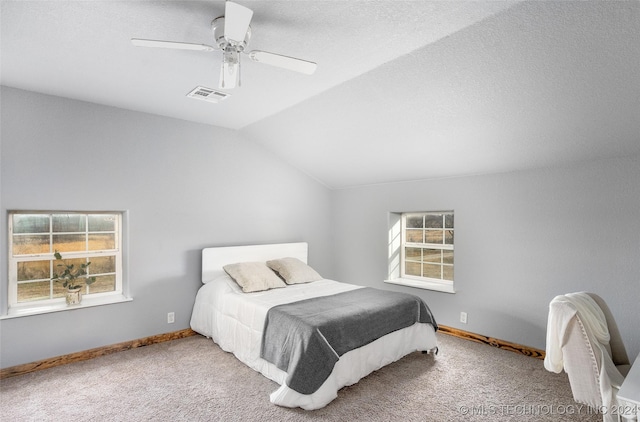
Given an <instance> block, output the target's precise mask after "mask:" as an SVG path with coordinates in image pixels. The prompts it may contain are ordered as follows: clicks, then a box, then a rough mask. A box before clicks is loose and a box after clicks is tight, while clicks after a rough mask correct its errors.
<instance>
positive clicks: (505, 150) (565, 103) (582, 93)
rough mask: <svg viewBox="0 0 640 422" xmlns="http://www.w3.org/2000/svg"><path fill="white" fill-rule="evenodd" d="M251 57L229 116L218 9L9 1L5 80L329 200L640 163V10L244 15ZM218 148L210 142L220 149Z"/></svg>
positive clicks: (4, 19)
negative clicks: (199, 94) (263, 161)
mask: <svg viewBox="0 0 640 422" xmlns="http://www.w3.org/2000/svg"><path fill="white" fill-rule="evenodd" d="M238 3H240V4H242V5H244V6H247V7H249V8H250V9H252V10H253V11H254V16H253V20H252V24H251V27H252V38H251V41H250V43H249V47H248V50H265V51H270V52H274V53H280V54H284V55H288V56H294V57H300V58H303V59H308V60H313V61H315V62H317V63H318V68H317V71H316V73H315V74H313V75H311V76H308V75H302V74H297V73H293V72H290V71H287V70H283V69H279V68H275V67H271V66H268V65H265V64H260V63H254V62H251V61H250V60H244V61H243V62H242V69H241V74H242V86H241V87H240V88H236V89H233V90H222V91H226V92H228V93H230V94H231V96H230V97H229V98H227V99H225V100H224V101H222V102H220V103H218V104H212V103H207V102H204V101H198V100H194V99H191V98H187V97H186V94H187V93H188V92H190V91H191V90H192V89H193V88H195V87H196V86H204V87H208V88H217V85H218V78H219V72H220V70H219V68H220V63H221V57H222V55H221V53H220V52H219V51H214V52H199V51H186V50H170V49H155V48H141V47H134V46H132V44H131V42H130V39H131V38H134V37H135V38H150V39H160V40H171V41H183V42H190V43H200V44H211V45H213V44H214V41H213V36H212V34H211V29H210V23H211V20H212V19H214V18H215V17H217V16H220V15H223V14H224V2H223V1H193V2H191V1H154V2H151V1H83V2H80V1H5V0H3V1H2V6H1V7H2V9H1V10H0V12H1V15H0V19H1V21H0V23H1V27H0V29H1V38H0V42H1V50H2V57H1V73H0V77H1V80H0V81H1V83H2V85H7V86H11V87H16V88H21V89H26V90H31V91H35V92H41V93H45V94H51V95H57V96H62V97H68V98H73V99H78V100H82V101H90V102H94V103H99V104H105V105H110V106H115V107H120V108H125V109H131V110H136V111H142V112H147V113H153V114H158V115H163V116H170V117H175V118H179V119H185V120H190V121H194V122H200V123H206V124H211V125H216V126H221V127H226V128H231V129H235V130H238V131H240V132H241V133H242V134H244V135H245V136H247V137H248V138H250V139H251V140H253V141H254V142H256V143H258V144H261V145H263V146H264V147H265V148H267V149H269V150H271V151H273V152H274V153H276V154H278V155H280V156H281V157H282V158H283V159H285V160H287V161H288V162H290V163H291V164H292V165H293V166H295V167H297V168H299V169H300V170H301V171H303V172H305V173H307V174H308V175H310V176H311V177H313V178H315V179H317V180H318V181H320V182H321V183H323V184H325V185H327V186H329V187H331V188H345V187H350V186H359V185H366V184H373V183H388V182H397V181H404V180H416V179H426V178H435V177H451V176H459V175H471V174H482V173H493V172H505V171H515V170H521V169H528V168H538V167H548V166H556V165H563V164H566V163H569V162H576V161H586V160H595V159H599V158H605V157H613V156H622V155H629V154H640V2H639V1H637V0H631V1H615V2H614V1H611V2H603V1H577V2H570V1H500V2H496V1H469V2H462V1H378V0H366V1H365V0H362V1H353V0H351V1H338V0H334V1H309V0H300V1H296V0H288V1H266V0H265V1H241V0H238ZM214 141H215V140H212V142H214Z"/></svg>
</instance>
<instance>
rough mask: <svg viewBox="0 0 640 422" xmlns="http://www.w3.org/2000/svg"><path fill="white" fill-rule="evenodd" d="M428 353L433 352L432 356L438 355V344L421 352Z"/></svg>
mask: <svg viewBox="0 0 640 422" xmlns="http://www.w3.org/2000/svg"><path fill="white" fill-rule="evenodd" d="M430 353H433V355H434V356H438V346H436V347H434V348H433V349H430V350H423V351H422V354H423V355H428V354H430Z"/></svg>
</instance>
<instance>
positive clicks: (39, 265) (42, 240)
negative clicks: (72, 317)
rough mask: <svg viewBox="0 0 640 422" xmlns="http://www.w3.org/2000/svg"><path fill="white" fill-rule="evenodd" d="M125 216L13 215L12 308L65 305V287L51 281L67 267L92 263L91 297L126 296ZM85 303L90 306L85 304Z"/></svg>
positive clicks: (85, 291)
mask: <svg viewBox="0 0 640 422" xmlns="http://www.w3.org/2000/svg"><path fill="white" fill-rule="evenodd" d="M122 216H123V213H122V212H15V211H12V212H9V218H8V220H9V230H8V234H9V242H8V244H9V294H8V299H9V303H8V305H9V308H10V313H11V309H12V308H13V309H16V308H18V309H23V310H24V309H29V308H34V307H43V306H47V305H49V306H54V307H55V305H58V304H60V305H62V304H64V303H65V299H64V294H65V289H64V287H63V286H62V285H61V283H59V282H55V281H52V280H51V279H52V278H53V277H55V275H56V274H57V273H59V272H61V271H62V270H61V269H60V267H59V264H60V262H58V261H56V259H55V257H54V253H55V252H56V251H57V252H59V253H60V254H61V255H62V258H63V259H64V260H65V264H74V265H75V266H76V267H79V266H80V265H81V264H83V263H87V262H91V265H90V266H89V267H88V268H87V271H88V276H90V277H95V278H96V281H95V282H94V283H93V284H91V285H88V286H85V287H83V291H82V294H83V296H84V297H85V298H87V299H90V298H101V297H106V296H114V295H118V296H120V297H121V296H122ZM83 303H84V302H83Z"/></svg>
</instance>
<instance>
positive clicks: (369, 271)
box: [0, 87, 640, 368]
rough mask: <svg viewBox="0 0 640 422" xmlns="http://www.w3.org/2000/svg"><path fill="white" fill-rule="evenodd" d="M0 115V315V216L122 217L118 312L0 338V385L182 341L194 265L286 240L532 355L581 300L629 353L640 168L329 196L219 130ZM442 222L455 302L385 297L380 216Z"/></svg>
mask: <svg viewBox="0 0 640 422" xmlns="http://www.w3.org/2000/svg"><path fill="white" fill-rule="evenodd" d="M1 101H2V109H1V113H2V114H1V132H0V141H1V144H0V151H1V163H0V164H1V171H0V183H1V185H0V186H1V190H0V207H1V209H2V221H1V222H0V229H1V230H2V234H1V235H0V237H1V239H2V240H1V241H0V264H1V265H0V274H1V277H2V278H1V280H2V282H1V285H0V299H1V300H0V306H1V307H2V311H3V312H4V311H6V295H5V293H4V292H6V291H7V286H6V284H7V278H6V277H7V276H6V274H7V258H6V256H7V248H6V246H7V245H6V240H5V239H6V227H7V222H6V211H7V210H9V209H88V210H94V209H95V210H100V209H116V210H127V211H128V213H129V233H128V236H127V239H128V246H127V254H126V256H127V258H128V259H127V263H128V269H129V271H128V280H129V284H130V288H129V290H130V294H131V296H132V297H133V299H134V300H133V301H132V302H128V303H122V304H117V305H108V306H100V307H94V308H86V309H78V310H73V311H69V312H58V313H51V314H45V315H38V316H30V317H22V318H15V319H8V320H2V321H0V366H1V367H3V368H4V367H8V366H13V365H17V364H21V363H27V362H33V361H36V360H39V359H44V358H49V357H53V356H58V355H62V354H67V353H72V352H76V351H81V350H86V349H90V348H94V347H99V346H104V345H109V344H114V343H118V342H122V341H127V340H132V339H137V338H141V337H145V336H149V335H154V334H160V333H165V332H171V331H176V330H179V329H183V328H187V327H188V324H189V317H190V313H191V308H192V305H193V300H194V297H195V293H196V291H197V289H198V288H199V286H200V274H199V272H200V250H201V248H203V247H206V246H221V245H232V244H249V243H269V242H288V241H300V240H306V241H308V242H309V243H310V260H311V264H312V265H313V266H314V267H316V268H317V269H318V270H319V272H320V273H321V274H323V275H325V276H327V277H331V278H336V279H338V280H343V281H350V282H354V283H357V284H362V285H369V286H374V287H381V288H385V289H390V290H399V291H408V292H411V293H415V294H418V295H419V296H421V297H423V298H424V299H426V300H427V302H428V303H429V304H430V306H431V308H432V309H433V311H434V314H435V316H436V318H437V320H438V322H440V323H441V324H445V325H450V326H453V327H458V328H461V329H464V330H468V331H472V332H476V333H480V334H484V335H489V336H493V337H496V338H500V339H503V340H508V341H512V342H516V343H520V344H524V345H528V346H532V347H537V348H541V349H543V348H544V346H545V331H546V317H547V307H548V303H549V301H550V300H551V299H552V298H553V296H555V295H556V294H561V293H566V292H571V291H579V290H588V291H592V292H596V293H598V294H600V295H601V296H602V297H603V298H604V299H605V300H607V302H608V303H609V305H610V307H611V308H612V311H613V313H614V315H615V316H616V318H617V320H618V323H619V325H620V328H621V331H622V335H623V336H624V338H625V342H626V345H627V349H628V351H629V354H630V355H631V356H635V355H637V354H638V353H639V352H640V335H639V330H638V327H639V326H640V317H639V316H638V312H637V308H638V303H639V302H640V259H639V258H640V157H630V158H620V159H611V160H602V161H598V162H592V163H583V164H576V165H573V166H568V167H566V168H559V169H550V170H535V171H526V172H518V173H508V174H497V175H488V176H476V177H466V178H455V179H443V180H433V181H424V182H411V183H398V184H389V185H379V186H370V187H362V188H357V189H346V190H337V191H329V190H327V189H326V188H324V187H322V186H321V185H319V184H318V183H316V182H315V181H313V180H311V179H309V178H308V177H306V176H305V175H303V174H302V173H300V172H298V171H297V170H295V169H293V168H292V167H290V166H289V165H287V164H285V163H284V162H282V161H281V160H280V159H278V158H277V157H274V156H273V155H271V154H270V153H269V152H267V151H265V150H263V149H262V148H261V147H259V146H257V145H256V144H253V143H251V142H247V141H246V140H245V139H243V138H242V137H240V136H239V135H238V134H237V133H236V132H234V131H230V130H225V129H220V128H215V127H210V126H206V125H199V124H194V123H189V122H185V121H181V120H175V119H169V118H165V117H159V116H152V115H148V114H143V113H136V112H131V111H125V110H121V109H116V108H110V107H104V106H99V105H95V104H88V103H82V102H78V101H73V100H67V99H62V98H57V97H51V96H46V95H40V94H34V93H30V92H26V91H20V90H15V89H11V88H5V87H3V88H2V91H1ZM68 151H73V153H72V154H69V153H68ZM95 157H100V158H101V159H102V160H103V161H104V162H103V163H98V162H96V161H94V158H95ZM78 158H81V159H78ZM69 163H72V164H69ZM448 209H453V210H454V211H455V213H456V256H455V259H456V271H455V276H456V288H457V289H458V293H456V294H454V295H451V294H447V293H438V292H430V291H426V290H420V289H413V288H408V287H402V286H395V285H389V284H384V283H383V282H382V280H383V279H384V278H385V276H386V272H387V264H386V262H387V239H388V234H387V228H388V219H389V213H390V212H401V211H422V210H448ZM170 311H174V312H175V313H176V323H175V324H171V325H169V324H167V323H166V314H167V312H170ZM460 311H465V312H467V313H468V315H469V323H468V324H466V325H465V324H461V323H459V322H458V321H459V319H458V318H459V313H460ZM67 328H71V329H69V330H68V329H67Z"/></svg>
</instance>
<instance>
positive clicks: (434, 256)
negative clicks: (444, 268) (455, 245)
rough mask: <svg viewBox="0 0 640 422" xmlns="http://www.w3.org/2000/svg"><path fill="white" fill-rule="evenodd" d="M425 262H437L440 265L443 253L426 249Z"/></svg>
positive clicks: (438, 250)
mask: <svg viewBox="0 0 640 422" xmlns="http://www.w3.org/2000/svg"><path fill="white" fill-rule="evenodd" d="M423 253H424V259H423V260H424V262H437V263H440V257H441V255H442V252H441V251H440V249H425V250H424V252H423Z"/></svg>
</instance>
